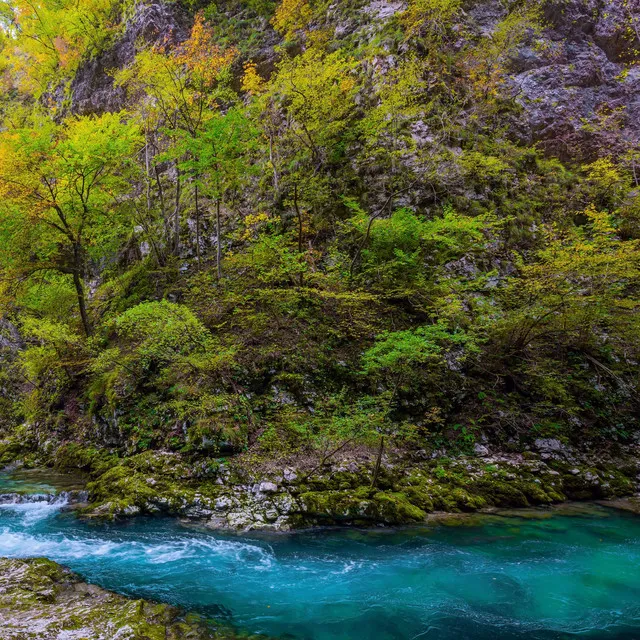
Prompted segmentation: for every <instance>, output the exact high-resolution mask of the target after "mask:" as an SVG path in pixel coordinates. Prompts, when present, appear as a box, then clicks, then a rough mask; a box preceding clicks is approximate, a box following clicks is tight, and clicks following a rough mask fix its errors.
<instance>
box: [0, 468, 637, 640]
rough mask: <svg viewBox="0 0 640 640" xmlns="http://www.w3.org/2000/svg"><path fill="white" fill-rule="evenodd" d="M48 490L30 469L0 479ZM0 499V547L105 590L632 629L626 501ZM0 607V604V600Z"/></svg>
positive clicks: (495, 629) (277, 631) (337, 627)
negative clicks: (469, 504)
mask: <svg viewBox="0 0 640 640" xmlns="http://www.w3.org/2000/svg"><path fill="white" fill-rule="evenodd" d="M20 489H23V490H25V491H27V492H31V493H33V492H35V493H47V492H49V491H51V490H52V489H53V487H52V486H51V485H49V484H47V483H46V482H44V481H42V482H38V480H37V478H36V479H34V478H30V477H28V476H18V477H17V478H16V477H15V476H14V477H12V478H8V477H5V478H4V479H3V478H0V492H4V491H7V490H11V491H15V490H20ZM29 499H30V500H31V499H33V500H37V501H34V502H26V503H21V504H3V505H0V556H6V557H32V556H46V557H48V558H50V559H52V560H55V561H57V562H60V563H62V564H64V565H67V566H69V567H70V568H71V569H73V570H74V571H76V572H78V573H79V574H81V575H82V576H83V577H84V578H85V579H86V580H87V581H89V582H93V583H96V584H99V585H100V586H103V587H106V588H108V589H111V590H113V591H117V592H119V593H123V594H126V595H130V596H135V597H144V598H148V599H152V600H158V601H162V602H169V603H172V604H176V605H179V606H181V607H184V608H185V609H189V610H195V611H198V612H201V613H204V614H208V615H213V616H217V617H225V618H226V619H228V621H229V622H231V623H233V624H234V625H238V626H239V627H242V628H243V629H248V630H251V631H252V632H255V633H258V632H261V633H266V634H270V635H272V636H276V637H281V638H291V639H293V638H295V639H300V640H303V639H304V640H329V639H331V640H392V639H393V640H405V639H406V640H417V639H419V638H421V639H427V640H429V639H432V638H437V639H438V640H445V639H446V640H449V639H451V640H453V639H455V640H464V639H469V640H484V639H490V640H506V639H525V638H526V639H538V638H540V639H551V638H554V639H555V638H557V639H565V638H566V639H568V638H576V637H579V638H598V639H601V638H602V639H604V638H611V639H613V638H615V639H618V640H622V639H625V640H632V639H636V640H638V639H640V517H638V516H634V515H631V514H625V513H622V512H619V511H615V510H613V509H609V508H605V507H601V506H595V505H571V506H569V507H565V508H560V509H553V510H531V511H524V512H510V513H502V514H500V515H491V516H471V517H469V518H467V519H463V520H462V524H460V523H459V524H458V525H457V526H451V525H450V524H449V525H443V524H438V525H430V526H423V527H412V528H407V529H400V530H391V529H376V530H367V531H364V530H346V529H342V530H316V531H312V532H301V533H295V534H279V535H257V534H223V533H218V532H211V531H207V530H205V529H203V528H199V527H197V526H193V525H185V524H181V523H179V522H178V521H176V520H173V519H162V518H157V519H137V520H134V521H132V522H129V523H124V524H122V523H119V524H115V523H98V522H87V521H82V520H80V519H78V518H76V517H75V515H74V514H73V513H70V512H68V511H66V510H65V509H64V498H59V499H56V500H53V501H51V500H44V499H37V498H29ZM0 617H1V615H0Z"/></svg>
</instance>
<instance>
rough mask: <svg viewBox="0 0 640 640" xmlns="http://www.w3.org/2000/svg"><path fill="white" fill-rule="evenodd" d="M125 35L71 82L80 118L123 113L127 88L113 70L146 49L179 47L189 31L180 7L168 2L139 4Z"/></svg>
mask: <svg viewBox="0 0 640 640" xmlns="http://www.w3.org/2000/svg"><path fill="white" fill-rule="evenodd" d="M124 20H125V24H124V25H123V30H122V35H121V36H120V38H119V39H118V40H117V41H116V43H115V44H114V45H113V46H112V47H111V48H110V49H108V50H107V51H105V52H103V53H102V54H101V55H99V56H97V57H95V58H92V59H90V60H88V61H86V62H85V63H84V64H83V65H82V66H81V67H80V68H79V70H78V72H77V73H76V76H75V78H74V79H73V82H72V83H71V96H72V109H73V111H74V112H75V113H77V114H79V115H86V114H90V113H103V112H105V111H119V110H120V109H122V108H123V107H124V105H125V101H126V94H125V90H124V88H123V87H115V86H114V83H113V77H112V75H111V73H110V72H111V71H112V70H114V69H122V68H123V67H126V66H127V65H128V64H129V63H131V62H132V61H133V59H134V57H135V54H136V51H138V50H139V49H140V48H141V47H144V46H154V45H160V44H168V45H169V46H171V45H172V44H176V43H178V42H180V41H182V40H183V39H184V38H185V37H186V34H187V32H188V25H186V24H185V22H186V21H185V18H184V16H182V15H181V13H180V10H179V8H178V5H177V4H175V3H167V2H151V3H146V4H145V3H140V4H137V5H136V6H135V8H134V10H133V13H132V14H131V16H130V17H128V18H124Z"/></svg>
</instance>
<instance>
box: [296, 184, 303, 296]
mask: <svg viewBox="0 0 640 640" xmlns="http://www.w3.org/2000/svg"><path fill="white" fill-rule="evenodd" d="M293 206H294V207H295V210H296V217H297V218H298V255H302V253H303V251H302V231H303V227H302V213H301V212H300V206H299V205H298V184H297V183H296V184H294V185H293ZM303 284H304V273H303V272H302V271H301V272H300V286H302V285H303Z"/></svg>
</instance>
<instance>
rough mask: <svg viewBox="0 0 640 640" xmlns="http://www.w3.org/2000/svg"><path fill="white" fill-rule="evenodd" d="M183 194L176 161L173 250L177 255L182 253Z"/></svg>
mask: <svg viewBox="0 0 640 640" xmlns="http://www.w3.org/2000/svg"><path fill="white" fill-rule="evenodd" d="M181 194H182V189H181V183H180V169H179V168H178V163H177V162H176V204H175V209H174V212H173V234H174V238H173V251H174V253H175V255H179V254H180V196H181Z"/></svg>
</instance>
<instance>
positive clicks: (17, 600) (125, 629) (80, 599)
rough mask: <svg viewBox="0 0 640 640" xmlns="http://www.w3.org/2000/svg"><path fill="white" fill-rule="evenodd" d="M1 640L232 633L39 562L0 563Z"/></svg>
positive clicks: (165, 639)
mask: <svg viewBox="0 0 640 640" xmlns="http://www.w3.org/2000/svg"><path fill="white" fill-rule="evenodd" d="M0 610H1V611H2V615H1V616H0V617H1V619H2V632H1V635H2V638H3V640H54V639H58V638H62V637H64V638H69V639H71V638H77V639H83V640H111V639H112V638H121V639H122V640H125V639H126V640H181V639H184V640H186V639H191V640H205V639H210V640H211V639H214V638H218V639H228V640H230V639H232V638H240V637H242V636H240V635H239V634H238V633H237V632H236V631H234V630H233V629H231V628H229V627H225V626H222V625H219V624H217V623H216V622H215V621H213V620H209V621H207V620H205V619H203V618H201V617H200V616H196V615H193V614H190V615H183V613H182V612H181V611H179V610H178V609H176V608H174V607H171V606H169V605H166V604H157V603H153V602H147V601H145V600H131V599H129V598H125V597H124V596H120V595H117V594H114V593H110V592H109V591H105V590H104V589H100V588H99V587H96V586H95V585H90V584H86V583H84V582H82V581H81V580H80V578H79V577H78V576H76V575H75V574H73V573H72V572H71V571H69V570H68V569H65V568H64V567H61V566H60V565H57V564H56V563H55V562H52V561H50V560H46V559H44V558H36V559H32V560H14V559H6V558H3V559H0Z"/></svg>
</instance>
